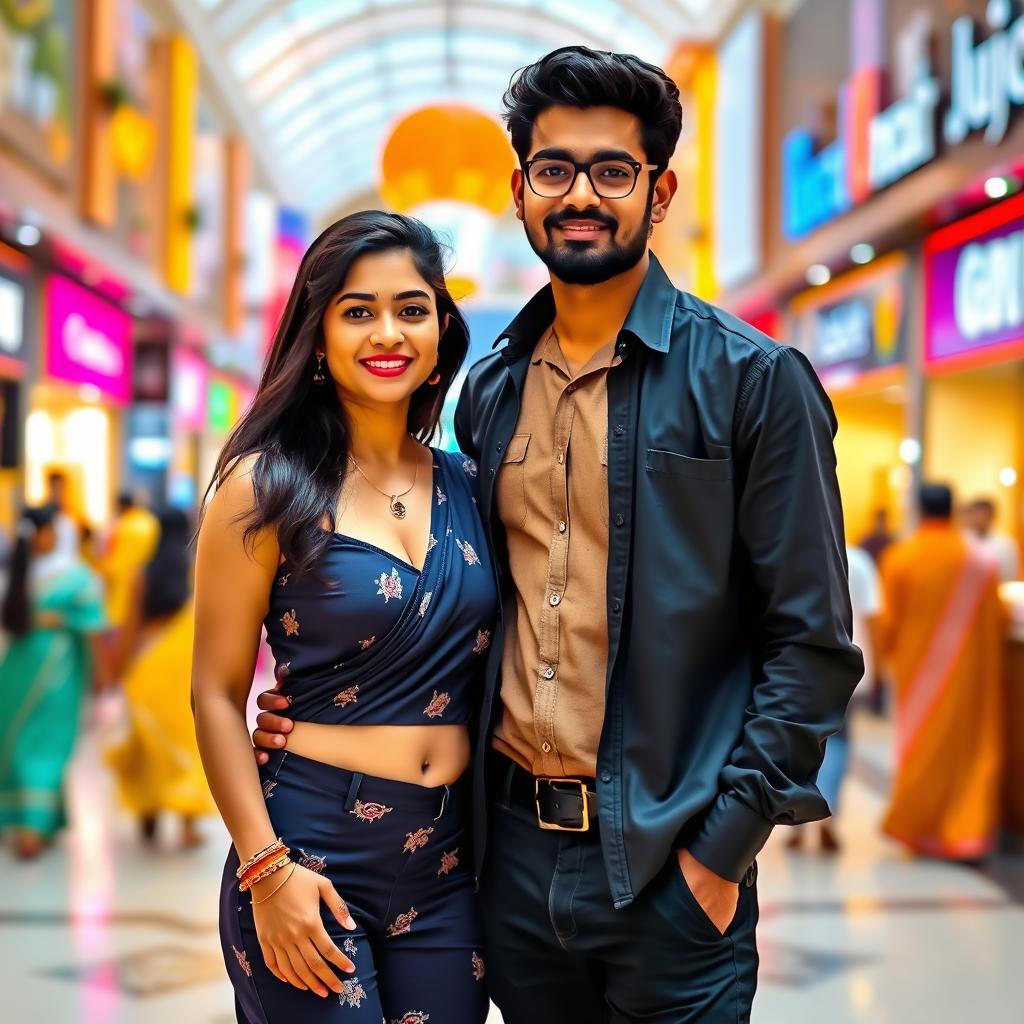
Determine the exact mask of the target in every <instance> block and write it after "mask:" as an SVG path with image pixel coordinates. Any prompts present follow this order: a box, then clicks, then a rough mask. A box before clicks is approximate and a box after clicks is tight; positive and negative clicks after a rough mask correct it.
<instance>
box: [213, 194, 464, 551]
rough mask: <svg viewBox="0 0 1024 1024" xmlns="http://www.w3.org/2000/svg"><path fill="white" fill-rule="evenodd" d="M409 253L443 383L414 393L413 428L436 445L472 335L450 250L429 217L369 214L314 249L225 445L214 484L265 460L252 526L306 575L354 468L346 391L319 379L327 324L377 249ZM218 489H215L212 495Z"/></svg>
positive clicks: (335, 228)
mask: <svg viewBox="0 0 1024 1024" xmlns="http://www.w3.org/2000/svg"><path fill="white" fill-rule="evenodd" d="M395 250H408V251H409V253H410V255H411V256H412V259H413V262H414V263H415V265H416V269H417V271H418V272H419V274H420V275H421V276H422V277H423V279H424V280H425V281H427V282H428V283H429V284H430V286H431V288H433V290H434V294H435V296H436V300H437V313H438V318H439V320H440V322H441V324H444V321H445V316H446V315H447V316H448V318H449V319H448V325H447V328H446V329H445V330H444V332H443V334H442V335H441V339H440V347H439V352H438V363H437V372H438V373H439V374H440V375H441V382H440V384H438V385H436V386H431V385H429V384H423V385H422V386H421V387H419V388H418V389H417V390H416V391H415V392H414V393H413V395H412V402H411V404H410V406H409V421H408V425H409V432H410V433H411V434H412V435H413V436H414V437H415V438H416V439H417V440H419V441H422V442H424V443H429V441H430V440H431V439H432V438H433V437H434V435H435V433H436V431H437V427H438V423H439V421H440V417H441V409H442V407H443V406H444V401H445V397H446V396H447V394H448V390H449V388H450V387H451V384H452V381H453V380H454V379H455V377H456V376H457V375H458V372H459V370H460V368H461V367H462V363H463V360H464V359H465V358H466V353H467V352H468V350H469V329H468V327H467V325H466V321H465V318H464V317H463V315H462V313H461V312H460V311H459V308H458V307H457V306H456V305H455V301H454V300H453V299H452V297H451V295H450V293H449V292H448V287H447V285H446V283H445V277H444V257H445V253H444V250H443V248H442V246H441V243H440V242H439V241H438V239H437V238H436V237H435V235H434V233H433V232H432V231H431V230H430V228H428V227H427V226H426V225H425V224H423V223H422V222H421V221H418V220H415V219H414V218H412V217H406V216H403V215H402V214H398V213H384V212H381V211H380V210H366V211H363V212H360V213H354V214H351V215H350V216H348V217H343V218H342V219H341V220H339V221H337V222H336V223H335V224H332V225H331V226H330V227H329V228H327V230H326V231H324V232H323V234H321V235H320V237H319V238H317V239H316V241H315V242H313V244H312V245H311V246H310V247H309V249H308V250H307V251H306V254H305V256H303V258H302V262H301V263H300V264H299V272H298V275H297V276H296V278H295V284H294V285H293V286H292V291H291V295H290V296H289V297H288V304H287V305H286V306H285V310H284V313H283V314H282V316H281V322H280V323H279V324H278V326H277V331H276V332H275V334H274V341H273V344H272V345H271V348H270V353H269V355H268V356H267V363H266V366H265V367H264V370H263V377H262V379H261V380H260V385H259V390H258V391H257V392H256V397H255V398H254V399H253V402H252V404H251V405H250V407H249V408H248V410H247V411H246V412H245V413H244V415H243V416H242V418H241V419H240V420H239V422H238V424H237V426H236V427H235V429H234V430H233V431H232V433H231V436H230V437H229V438H228V440H227V443H226V444H225V445H224V448H223V450H222V451H221V453H220V457H219V458H218V460H217V465H216V467H215V469H214V473H213V480H212V481H211V483H210V488H211V489H212V488H214V487H217V486H219V485H220V484H221V483H223V481H224V480H225V479H226V478H227V477H228V476H229V475H230V473H231V472H232V470H233V469H234V468H235V466H236V465H237V463H238V461H239V460H240V459H244V458H245V457H246V456H250V455H253V454H256V455H257V458H256V460H255V463H254V465H253V469H252V481H253V487H254V490H255V497H256V503H255V507H254V509H253V511H252V514H251V515H250V516H249V517H248V518H247V519H246V521H245V540H246V542H247V543H251V542H252V541H253V540H254V539H255V537H256V535H257V534H258V533H259V532H260V531H261V530H263V529H266V528H268V527H269V528H273V529H274V530H275V531H276V533H277V540H278V544H279V545H280V548H281V553H282V554H283V555H284V556H285V557H286V558H287V559H288V561H289V562H290V563H291V564H292V565H293V566H294V567H295V568H296V569H297V570H299V571H304V570H307V569H309V568H310V567H311V566H312V564H313V562H314V561H315V560H316V558H317V556H318V555H319V554H320V553H321V552H322V550H323V548H324V547H325V546H326V545H327V543H328V540H329V538H330V532H329V531H328V530H325V529H324V524H325V523H327V524H329V529H330V530H333V529H334V523H335V516H334V513H335V506H336V503H337V499H338V493H339V491H340V489H341V485H342V483H343V482H344V479H345V474H346V472H347V469H348V456H349V442H350V438H349V427H348V423H347V420H346V416H345V410H344V407H343V406H342V404H341V402H340V400H339V399H338V394H337V390H336V389H335V388H334V387H332V386H330V384H329V383H328V385H325V386H317V385H315V384H314V383H313V374H314V373H315V371H316V364H317V361H316V356H315V352H316V349H317V347H318V346H319V347H321V348H322V347H323V346H324V339H323V318H324V313H325V311H326V309H327V306H328V304H329V303H330V301H331V299H332V297H333V296H335V295H336V294H337V293H338V292H339V291H340V289H341V287H342V285H343V284H344V281H345V278H346V277H347V275H348V272H349V268H350V267H351V266H352V264H353V262H354V261H355V260H357V259H358V258H359V257H360V256H365V255H367V254H368V253H380V252H392V251H395ZM207 493H209V490H208V492H207Z"/></svg>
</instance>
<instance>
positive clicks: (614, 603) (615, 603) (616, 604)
mask: <svg viewBox="0 0 1024 1024" xmlns="http://www.w3.org/2000/svg"><path fill="white" fill-rule="evenodd" d="M621 610H622V605H621V604H619V602H618V601H612V611H613V612H618V611H621Z"/></svg>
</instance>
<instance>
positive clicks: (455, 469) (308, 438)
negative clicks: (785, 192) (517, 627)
mask: <svg viewBox="0 0 1024 1024" xmlns="http://www.w3.org/2000/svg"><path fill="white" fill-rule="evenodd" d="M467 347H468V337H467V331H466V325H465V321H464V320H463V318H462V316H461V314H460V313H459V311H458V309H457V307H456V306H455V304H454V302H453V301H452V299H451V296H450V295H449V293H448V290H447V288H446V285H445V281H444V273H443V265H442V253H441V249H440V247H439V245H438V243H437V241H436V239H435V238H434V236H433V235H432V234H431V232H430V231H429V229H427V228H426V227H425V226H424V225H422V224H420V223H419V222H418V221H415V220H412V219H410V218H407V217H403V216H399V215H397V214H386V213H380V212H365V213H359V214H354V215H352V216H350V217H346V218H345V219H343V220H341V221H339V222H338V223H336V224H334V225H333V226H332V227H330V228H328V229H327V230H326V231H325V232H324V233H323V234H322V235H321V236H320V237H319V238H318V239H317V240H316V241H315V242H314V243H313V245H312V246H311V247H310V249H309V251H308V252H307V253H306V255H305V257H304V258H303V261H302V264H301V265H300V268H299V273H298V277H297V280H296V282H295V285H294V287H293V289H292V293H291V296H290V298H289V301H288V305H287V307H286V309H285V312H284V315H283V317H282V320H281V324H280V325H279V327H278V330H277V334H276V336H275V339H274V343H273V347H272V349H271V352H270V355H269V357H268V361H267V366H266V369H265V371H264V374H263V379H262V381H261V384H260V388H259V391H258V393H257V395H256V398H255V400H254V402H253V404H252V406H251V407H250V409H249V411H248V412H247V413H246V414H245V416H244V417H243V418H242V420H241V422H240V423H239V425H238V426H237V428H236V429H235V432H234V433H233V435H232V436H231V438H230V439H229V441H228V443H227V445H226V446H225V449H224V451H223V453H222V455H221V458H220V461H219V463H218V465H217V468H216V471H215V476H214V482H215V484H216V492H215V494H214V496H213V498H212V499H211V501H210V503H209V505H208V507H207V510H206V513H205V516H204V521H203V524H202V528H201V531H200V536H199V547H198V560H197V566H196V646H195V658H194V663H193V701H194V710H195V719H196V733H197V736H198V738H199V748H200V751H201V753H202V756H203V763H204V765H205V767H206V774H207V778H208V779H209V781H210V786H211V789H212V790H213V795H214V798H215V799H216V801H217V805H218V807H219V808H220V811H221V814H222V815H223V817H224V820H225V822H226V823H227V826H228V829H229V831H230V833H231V837H232V839H233V841H234V849H233V850H232V852H231V853H230V854H229V856H228V861H227V865H226V867H225V871H224V880H223V886H222V890H221V939H222V944H223V947H224V955H225V961H226V963H227V966H228V971H229V974H230V976H231V980H232V982H233V984H234V987H235V994H236V1010H237V1014H238V1019H239V1020H240V1021H244V1022H261V1024H262V1022H277V1021H289V1022H290V1021H294V1020H302V1021H306V1022H316V1021H337V1020H345V1021H350V1020H365V1021H372V1024H380V1021H381V1020H382V1019H384V1020H387V1021H396V1020H397V1021H408V1022H411V1021H426V1020H427V1019H428V1018H429V1019H431V1020H435V1021H440V1020H443V1021H445V1022H447V1024H480V1022H482V1021H483V1020H484V1018H485V1016H486V1012H487V1000H486V996H485V994H484V987H483V984H482V978H483V973H484V966H483V960H482V957H481V948H480V934H479V930H478V925H477V920H476V907H475V896H474V879H473V878H472V876H471V874H470V872H469V869H468V866H467V865H468V863H469V857H468V854H469V850H468V834H467V831H466V821H465V815H466V808H467V799H466V793H465V792H464V785H463V781H462V779H463V775H464V773H465V770H466V767H467V765H468V763H469V755H470V751H469V734H468V728H467V725H468V722H469V719H470V716H471V715H472V714H473V711H474V704H475V700H476V686H477V682H478V679H479V673H480V670H481V669H482V666H483V661H484V658H483V656H482V655H483V652H484V651H485V650H486V648H487V647H488V645H489V643H490V638H491V628H492V623H493V620H494V617H495V615H496V612H497V594H496V588H495V583H494V579H493V575H492V570H491V563H490V560H489V558H488V557H487V553H486V540H485V537H484V533H483V529H482V526H481V523H480V520H479V517H478V515H477V510H476V506H475V500H476V499H475V497H474V484H475V481H474V477H475V474H476V467H475V465H474V464H473V463H472V462H470V461H469V460H467V459H465V458H463V457H462V456H456V455H451V454H447V453H444V452H441V451H437V450H435V449H431V448H428V447H426V446H425V444H424V442H426V441H427V440H429V439H430V438H431V437H432V436H433V434H434V432H435V430H436V428H437V424H438V417H439V415H440V412H441V408H442V406H443V404H444V400H445V395H446V394H447V391H448V388H449V387H450V385H451V383H452V381H453V380H454V378H455V376H456V374H457V373H458V371H459V368H460V366H461V364H462V361H463V359H464V358H465V355H466V351H467ZM264 623H265V624H266V628H267V633H268V639H269V643H270V645H271V648H272V650H273V653H274V657H275V660H276V663H277V667H276V674H277V678H278V680H279V682H280V686H281V688H282V691H283V692H284V693H285V694H286V695H287V696H288V698H289V700H290V701H291V705H290V709H291V710H290V713H291V716H292V718H293V719H294V720H295V726H294V732H293V733H292V734H291V736H290V738H289V748H288V752H287V753H285V752H278V753H276V754H274V755H273V756H272V757H271V759H270V761H269V763H268V764H267V765H266V766H264V767H262V768H259V769H257V767H256V765H255V763H254V760H253V754H252V746H251V743H250V740H249V733H248V731H247V728H246V724H245V719H244V714H243V712H244V707H245V700H246V696H247V694H248V692H249V688H250V684H251V681H252V677H253V666H254V663H255V660H256V650H257V646H258V644H259V640H260V629H261V625H262V624H264ZM240 890H245V891H244V892H242V891H240ZM318 997H319V998H318Z"/></svg>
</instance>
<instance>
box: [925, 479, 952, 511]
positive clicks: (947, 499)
mask: <svg viewBox="0 0 1024 1024" xmlns="http://www.w3.org/2000/svg"><path fill="white" fill-rule="evenodd" d="M918 507H919V508H920V509H921V515H922V516H923V517H924V518H925V519H951V518H952V517H953V491H952V490H951V489H950V488H949V487H947V486H946V485H945V484H921V493H920V495H919V496H918Z"/></svg>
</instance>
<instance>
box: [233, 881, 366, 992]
mask: <svg viewBox="0 0 1024 1024" xmlns="http://www.w3.org/2000/svg"><path fill="white" fill-rule="evenodd" d="M288 871H291V873H292V874H291V877H290V878H289V879H288V880H287V882H285V883H284V884H283V885H282V883H281V872H288ZM277 886H280V888H279V889H278V890H277V891H276V892H274V890H275V888H276V887H277ZM272 892H273V893H274V895H273V896H270V893H272ZM252 896H253V908H252V915H253V920H254V921H255V924H256V935H257V937H258V938H259V941H260V949H262V951H263V959H264V960H265V961H266V964H267V967H269V968H270V971H271V973H272V974H273V975H274V977H276V978H279V979H280V980H281V981H286V982H288V983H289V984H290V985H294V986H295V987H296V988H298V989H302V990H303V991H305V990H306V989H311V990H312V991H314V992H315V993H316V994H317V995H318V996H320V997H321V998H326V996H327V990H328V989H330V990H331V991H332V992H335V993H338V994H340V993H341V991H342V986H341V982H340V981H339V980H338V976H337V975H336V974H335V973H334V971H333V970H332V969H331V964H333V965H334V966H335V967H339V968H341V970H342V971H344V972H345V973H347V974H351V973H352V972H353V971H355V969H356V968H355V964H353V963H352V961H351V960H349V958H348V957H347V956H345V954H344V953H342V951H341V950H340V949H338V947H337V946H336V945H335V944H334V940H333V939H332V938H331V937H330V935H328V934H327V930H326V929H325V928H324V924H323V920H322V919H321V917H320V901H321V900H323V902H324V903H326V904H327V906H328V908H329V909H330V911H331V913H332V914H333V915H334V916H335V918H336V919H337V921H338V923H339V924H340V925H341V926H342V927H343V928H346V929H348V930H349V931H352V930H353V929H354V928H355V926H356V923H355V921H353V920H352V915H351V914H350V913H349V910H348V905H347V904H346V903H345V901H344V900H343V899H342V898H341V897H340V896H339V895H338V890H337V889H335V888H334V886H333V885H332V884H331V883H330V882H329V881H328V880H327V879H326V878H324V877H323V876H322V875H318V874H316V873H315V872H313V871H310V870H309V869H308V868H304V867H301V866H300V865H296V866H295V867H294V869H293V868H292V867H284V868H281V869H280V871H275V872H274V873H273V874H272V875H271V876H270V877H269V878H265V879H264V880H263V881H262V882H257V883H256V885H254V886H253V887H252ZM260 900H264V902H259V901H260Z"/></svg>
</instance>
